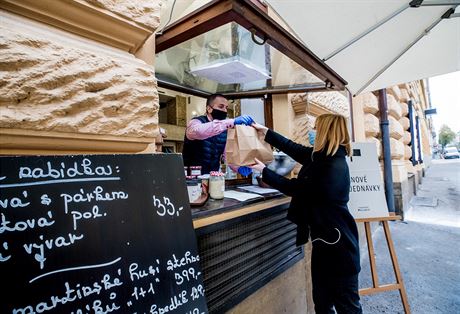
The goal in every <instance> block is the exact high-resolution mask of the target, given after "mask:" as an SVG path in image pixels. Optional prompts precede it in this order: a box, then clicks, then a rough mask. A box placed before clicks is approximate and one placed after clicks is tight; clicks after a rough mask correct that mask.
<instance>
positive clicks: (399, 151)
mask: <svg viewBox="0 0 460 314" xmlns="http://www.w3.org/2000/svg"><path fill="white" fill-rule="evenodd" d="M390 150H391V159H401V158H404V144H403V143H402V142H400V141H398V140H396V139H394V138H392V137H390Z"/></svg>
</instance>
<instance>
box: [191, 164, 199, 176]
mask: <svg viewBox="0 0 460 314" xmlns="http://www.w3.org/2000/svg"><path fill="white" fill-rule="evenodd" d="M190 175H191V176H201V166H190Z"/></svg>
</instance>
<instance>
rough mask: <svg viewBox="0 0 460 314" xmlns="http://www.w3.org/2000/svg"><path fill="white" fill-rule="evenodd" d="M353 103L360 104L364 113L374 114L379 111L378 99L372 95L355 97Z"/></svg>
mask: <svg viewBox="0 0 460 314" xmlns="http://www.w3.org/2000/svg"><path fill="white" fill-rule="evenodd" d="M354 101H360V102H362V104H363V111H364V113H372V114H376V113H377V112H378V111H379V101H378V98H377V97H376V96H375V95H374V94H372V93H364V94H360V95H358V96H356V97H355V100H354Z"/></svg>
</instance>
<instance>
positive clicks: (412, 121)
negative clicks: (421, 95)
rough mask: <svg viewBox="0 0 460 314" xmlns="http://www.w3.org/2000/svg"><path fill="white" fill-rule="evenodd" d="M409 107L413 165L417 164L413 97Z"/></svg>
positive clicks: (408, 104) (408, 103)
mask: <svg viewBox="0 0 460 314" xmlns="http://www.w3.org/2000/svg"><path fill="white" fill-rule="evenodd" d="M407 106H408V108H409V129H410V150H411V162H412V166H415V165H416V164H417V160H416V158H415V125H414V108H413V107H414V105H413V101H412V99H410V100H409V101H408V102H407Z"/></svg>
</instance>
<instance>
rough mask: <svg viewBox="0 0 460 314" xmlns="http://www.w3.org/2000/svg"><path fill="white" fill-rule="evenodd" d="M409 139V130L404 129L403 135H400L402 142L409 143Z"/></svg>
mask: <svg viewBox="0 0 460 314" xmlns="http://www.w3.org/2000/svg"><path fill="white" fill-rule="evenodd" d="M410 141H411V136H410V132H409V131H404V135H403V137H402V142H403V143H404V144H406V145H407V144H410Z"/></svg>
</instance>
